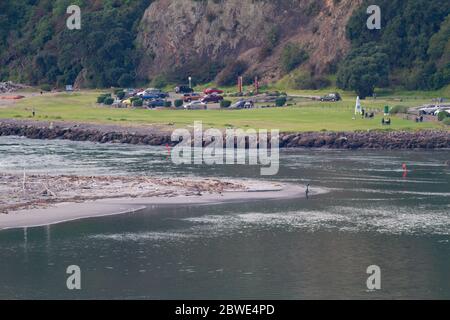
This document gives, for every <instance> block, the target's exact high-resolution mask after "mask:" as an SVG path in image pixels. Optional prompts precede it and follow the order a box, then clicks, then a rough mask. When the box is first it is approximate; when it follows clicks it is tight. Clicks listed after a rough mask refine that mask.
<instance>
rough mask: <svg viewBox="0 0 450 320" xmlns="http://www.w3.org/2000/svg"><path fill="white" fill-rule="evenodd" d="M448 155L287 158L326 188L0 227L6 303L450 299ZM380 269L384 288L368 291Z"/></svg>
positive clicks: (100, 164)
mask: <svg viewBox="0 0 450 320" xmlns="http://www.w3.org/2000/svg"><path fill="white" fill-rule="evenodd" d="M0 155H1V157H0V172H15V173H21V172H23V170H26V171H27V172H36V173H41V174H47V173H48V174H55V173H58V174H82V175H90V174H120V175H123V174H126V175H158V176H164V177H167V178H170V177H179V176H215V177H232V178H251V179H262V178H261V177H260V176H259V172H260V168H259V167H251V166H238V165H236V166H230V165H227V166H211V167H210V166H194V165H192V166H175V165H172V164H171V163H170V161H169V160H168V159H167V151H166V150H165V149H164V148H154V147H144V146H127V145H108V144H107V145H98V144H91V143H75V142H68V141H34V140H28V139H23V138H11V137H8V138H5V137H0ZM448 159H450V151H436V152H431V151H333V150H315V151H311V150H295V151H292V150H289V151H283V152H282V153H281V160H280V172H279V174H278V175H277V176H274V177H271V178H269V179H272V180H277V181H284V182H291V183H295V184H302V185H304V184H307V183H310V184H311V185H312V187H325V188H328V189H329V193H326V194H322V195H320V196H315V197H312V198H310V199H309V200H305V199H291V200H279V201H258V202H247V203H232V204H220V205H213V206H212V205H207V206H205V205H203V206H192V207H164V208H162V207H153V208H148V209H146V210H143V211H140V212H136V213H130V214H124V215H120V216H112V217H103V218H91V219H85V220H79V221H73V222H68V223H63V224H58V225H53V226H48V227H40V228H28V229H20V230H4V231H0V246H1V247H0V248H1V251H0V298H39V299H41V298H44V299H45V298H153V299H178V298H180V299H199V298H208V299H235V298H246V299H253V298H268V299H311V298H330V299H331V298H359V299H370V298H438V299H444V298H446V299H449V298H450V200H449V196H450V168H449V167H448V165H447V164H446V161H448ZM404 163H405V164H406V165H407V168H408V172H407V175H406V177H405V176H404V172H403V169H402V164H404ZM264 179H267V177H265V178H264ZM69 265H79V266H80V267H81V270H82V290H81V291H77V292H73V291H68V290H67V289H66V277H67V275H66V273H65V271H66V268H67V266H69ZM370 265H378V266H380V268H381V271H382V289H381V290H379V291H374V292H371V291H368V290H367V288H366V279H367V277H368V275H367V274H366V269H367V267H368V266H370Z"/></svg>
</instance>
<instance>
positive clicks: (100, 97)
mask: <svg viewBox="0 0 450 320" xmlns="http://www.w3.org/2000/svg"><path fill="white" fill-rule="evenodd" d="M106 98H111V94H110V93H104V94H102V95H100V96H98V97H97V103H105V100H106ZM111 104H112V103H111Z"/></svg>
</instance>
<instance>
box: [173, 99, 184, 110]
mask: <svg viewBox="0 0 450 320" xmlns="http://www.w3.org/2000/svg"><path fill="white" fill-rule="evenodd" d="M174 104H175V108H179V107H181V106H182V105H183V100H180V99H178V100H175V102H174Z"/></svg>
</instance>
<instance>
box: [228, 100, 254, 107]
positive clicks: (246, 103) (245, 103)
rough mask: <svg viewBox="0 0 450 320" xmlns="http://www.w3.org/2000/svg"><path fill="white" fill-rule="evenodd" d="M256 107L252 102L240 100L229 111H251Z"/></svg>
mask: <svg viewBox="0 0 450 320" xmlns="http://www.w3.org/2000/svg"><path fill="white" fill-rule="evenodd" d="M254 106H255V105H254V103H253V101H252V100H239V101H237V102H235V103H233V104H232V105H231V106H230V108H229V109H251V108H253V107H254Z"/></svg>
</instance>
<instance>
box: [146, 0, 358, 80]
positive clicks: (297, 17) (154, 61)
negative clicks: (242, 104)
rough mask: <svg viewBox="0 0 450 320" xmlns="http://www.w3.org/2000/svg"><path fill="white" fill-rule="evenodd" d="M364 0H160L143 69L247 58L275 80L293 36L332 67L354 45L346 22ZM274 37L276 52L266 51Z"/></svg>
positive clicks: (151, 18) (313, 58)
mask: <svg viewBox="0 0 450 320" xmlns="http://www.w3.org/2000/svg"><path fill="white" fill-rule="evenodd" d="M361 1H362V0H340V1H335V0H258V1H256V0H214V1H213V0H210V1H193V0H156V1H154V2H153V3H152V4H151V5H150V7H149V8H148V9H147V11H146V12H145V14H144V17H143V19H142V21H141V26H140V32H139V35H138V42H139V44H140V46H141V47H142V49H143V52H144V59H143V61H142V65H141V68H140V70H141V73H143V74H141V75H142V76H148V77H150V78H152V77H153V76H155V75H156V74H160V73H164V72H165V71H167V70H168V69H170V68H173V67H174V66H180V65H182V64H183V63H186V62H188V61H193V60H194V61H202V62H204V63H205V64H206V63H217V62H221V63H222V62H224V63H225V64H226V63H227V62H230V61H236V60H242V61H245V62H247V64H248V65H249V66H250V68H249V70H248V73H252V74H253V73H258V74H260V75H262V76H263V77H264V78H265V79H267V80H270V79H274V78H278V77H280V75H281V71H280V70H281V69H280V63H279V58H280V54H281V52H282V49H283V48H284V47H285V45H286V44H287V43H289V42H293V43H297V44H300V45H301V46H302V47H303V48H305V49H306V50H307V51H308V53H309V56H310V59H309V62H308V64H309V67H310V68H311V70H314V71H315V72H317V73H321V72H324V71H327V69H329V68H330V67H331V66H332V65H333V63H334V62H335V61H336V60H338V59H340V58H341V57H343V55H344V54H345V53H346V52H347V50H348V48H349V43H348V41H347V40H346V38H345V26H346V24H347V20H348V19H349V18H350V16H351V13H352V11H353V10H354V9H355V8H357V7H358V5H360V3H361ZM274 36H275V38H276V39H270V38H273V37H274ZM270 41H273V48H271V49H272V50H271V52H270V53H269V54H267V55H261V48H262V47H264V46H265V45H266V44H267V43H268V42H270Z"/></svg>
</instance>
